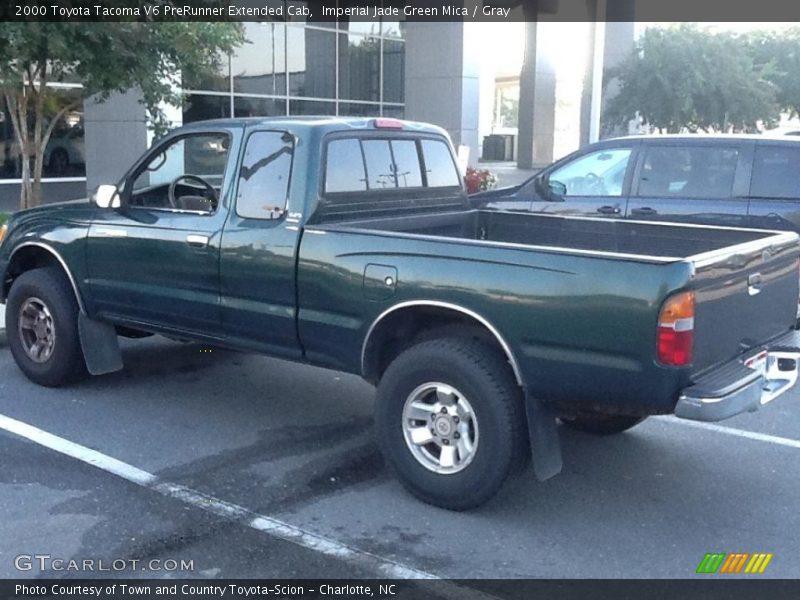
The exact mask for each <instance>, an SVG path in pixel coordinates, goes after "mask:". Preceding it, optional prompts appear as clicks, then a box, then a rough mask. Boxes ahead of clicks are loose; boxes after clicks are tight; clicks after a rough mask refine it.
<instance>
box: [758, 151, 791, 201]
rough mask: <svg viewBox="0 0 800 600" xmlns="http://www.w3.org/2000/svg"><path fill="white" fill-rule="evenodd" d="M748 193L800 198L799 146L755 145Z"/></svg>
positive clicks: (770, 196) (766, 196) (762, 196)
mask: <svg viewBox="0 0 800 600" xmlns="http://www.w3.org/2000/svg"><path fill="white" fill-rule="evenodd" d="M750 195H751V196H755V197H757V198H794V199H800V148H790V147H788V146H766V145H761V144H758V145H756V155H755V161H754V162H753V179H752V182H751V183H750Z"/></svg>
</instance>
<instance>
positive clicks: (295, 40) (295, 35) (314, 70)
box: [286, 26, 336, 98]
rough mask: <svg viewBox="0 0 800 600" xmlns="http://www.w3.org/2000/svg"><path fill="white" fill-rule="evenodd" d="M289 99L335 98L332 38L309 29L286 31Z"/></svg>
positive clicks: (334, 48)
mask: <svg viewBox="0 0 800 600" xmlns="http://www.w3.org/2000/svg"><path fill="white" fill-rule="evenodd" d="M286 37H287V48H288V49H289V52H288V56H287V69H288V72H289V95H290V96H303V97H306V98H335V97H336V34H334V33H332V32H330V31H325V30H322V29H314V28H311V27H296V26H289V27H288V28H287V36H286Z"/></svg>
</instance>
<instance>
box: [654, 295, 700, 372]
mask: <svg viewBox="0 0 800 600" xmlns="http://www.w3.org/2000/svg"><path fill="white" fill-rule="evenodd" d="M693 344H694V292H681V293H679V294H675V295H674V296H670V297H669V298H667V300H666V301H665V302H664V305H663V306H662V307H661V312H660V313H659V315H658V335H657V341H656V349H657V352H656V354H657V355H658V362H660V363H661V364H662V365H668V366H670V367H685V366H686V365H689V364H691V362H692V346H693Z"/></svg>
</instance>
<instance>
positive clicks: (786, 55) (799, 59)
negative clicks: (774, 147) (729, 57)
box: [750, 27, 800, 116]
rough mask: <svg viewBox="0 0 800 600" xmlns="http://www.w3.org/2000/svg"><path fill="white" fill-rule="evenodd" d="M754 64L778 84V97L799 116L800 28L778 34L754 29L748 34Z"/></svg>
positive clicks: (782, 104) (779, 100)
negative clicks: (754, 30) (749, 35)
mask: <svg viewBox="0 0 800 600" xmlns="http://www.w3.org/2000/svg"><path fill="white" fill-rule="evenodd" d="M750 48H751V54H752V55H753V60H754V62H755V64H756V65H757V66H758V67H759V68H761V69H763V72H764V77H765V78H766V79H767V80H768V81H770V82H771V83H772V84H773V85H774V86H775V87H776V88H777V101H778V104H779V105H780V107H781V110H784V111H786V112H788V113H789V114H790V116H800V78H798V76H797V74H798V73H800V28H798V27H794V28H792V29H789V30H787V31H783V32H781V33H780V34H778V33H775V32H770V31H762V32H754V33H753V34H751V37H750Z"/></svg>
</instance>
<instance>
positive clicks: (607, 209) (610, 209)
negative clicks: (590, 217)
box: [597, 205, 620, 215]
mask: <svg viewBox="0 0 800 600" xmlns="http://www.w3.org/2000/svg"><path fill="white" fill-rule="evenodd" d="M597 212H599V213H600V214H601V215H618V214H619V212H620V211H619V206H609V205H606V206H601V207H600V208H598V209H597Z"/></svg>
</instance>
